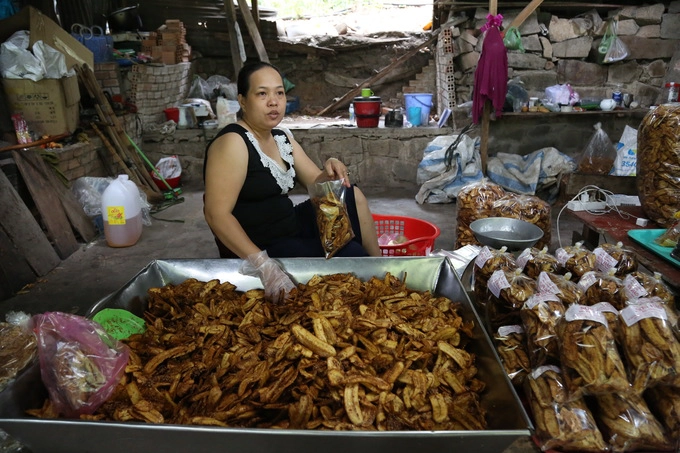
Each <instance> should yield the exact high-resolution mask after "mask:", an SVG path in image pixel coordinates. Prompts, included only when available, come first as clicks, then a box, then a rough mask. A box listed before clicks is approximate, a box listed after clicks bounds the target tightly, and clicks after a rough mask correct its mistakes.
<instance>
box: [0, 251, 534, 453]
mask: <svg viewBox="0 0 680 453" xmlns="http://www.w3.org/2000/svg"><path fill="white" fill-rule="evenodd" d="M280 261H281V262H282V264H283V265H284V267H285V269H286V270H287V271H288V272H289V273H290V274H291V275H292V276H293V278H294V279H295V280H297V281H298V282H307V281H308V280H309V279H310V278H311V277H312V276H314V275H316V274H320V275H326V274H331V273H339V272H351V273H354V274H355V275H356V276H357V277H359V278H361V279H369V278H371V277H373V276H378V277H382V276H384V275H385V273H386V272H390V273H392V274H393V275H395V276H398V277H400V278H404V275H405V278H406V284H407V285H408V286H409V287H411V288H413V289H416V290H431V291H433V292H434V293H436V294H439V295H443V296H446V297H449V298H450V299H452V300H455V301H460V302H462V303H463V305H464V308H465V310H464V313H463V314H462V315H463V317H464V318H465V319H466V320H473V321H474V323H475V330H474V335H475V338H474V341H473V342H472V343H471V346H470V352H473V353H474V354H476V355H477V366H478V368H479V378H480V379H482V380H483V381H484V382H486V383H487V388H486V390H485V392H484V393H483V394H482V404H483V406H484V408H485V409H486V410H487V414H488V417H487V419H488V429H486V430H483V431H396V432H395V431H392V432H367V431H341V432H336V431H311V430H309V431H306V430H274V429H242V428H220V427H204V426H185V425H150V424H143V423H115V422H85V421H79V420H42V419H36V418H32V417H29V416H27V415H26V414H25V413H24V412H25V410H26V409H30V408H37V407H40V406H41V405H42V403H43V401H44V399H45V397H46V391H45V388H44V386H43V385H42V382H41V380H40V373H39V369H38V366H37V364H36V365H34V366H33V367H31V368H29V369H28V370H26V372H24V373H22V374H21V375H20V376H19V377H18V378H17V380H16V381H15V382H14V383H13V384H11V385H10V386H8V387H7V389H6V390H5V391H4V392H2V393H0V429H3V430H5V431H6V432H7V433H9V434H10V435H11V436H12V437H13V438H15V439H16V440H18V441H19V442H21V443H23V444H24V445H25V446H27V447H28V448H29V449H30V450H31V451H32V452H33V453H43V452H45V453H62V452H63V453H81V452H83V453H84V452H96V453H118V452H121V451H124V452H128V453H136V452H140V453H141V452H149V451H163V452H164V453H170V452H186V451H191V452H192V453H214V452H217V451H219V452H225V453H231V452H234V453H249V452H253V453H255V452H257V453H260V452H265V451H266V452H277V453H278V452H290V453H293V452H294V453H301V452H318V451H324V453H335V452H338V453H340V452H343V453H345V452H352V453H378V452H389V453H400V452H408V453H413V452H414V451H433V452H434V451H437V452H451V451H475V452H477V453H486V452H488V453H492V452H493V453H497V452H502V451H503V450H504V449H505V448H507V447H508V446H509V445H511V444H512V443H513V442H514V441H515V440H517V439H518V438H520V437H523V436H529V435H530V433H531V430H532V425H531V422H530V420H529V417H528V416H527V414H526V412H525V411H524V409H523V407H522V405H521V403H520V401H519V399H518V397H517V394H516V393H515V391H514V389H513V387H512V384H511V383H510V381H509V380H508V378H507V376H506V375H505V373H504V372H503V369H502V367H501V364H500V360H499V358H498V356H497V354H496V352H495V350H494V348H493V345H492V342H491V339H490V338H489V337H488V335H487V333H486V332H485V330H484V329H483V327H482V324H481V320H480V318H479V316H478V315H477V313H476V311H475V309H474V308H473V306H472V304H471V303H470V299H469V298H468V295H467V293H466V292H465V290H464V289H463V286H462V285H461V282H460V279H459V278H458V275H457V274H456V272H455V270H454V269H453V267H452V266H451V265H450V263H449V261H448V260H447V258H446V257H418V258H415V257H414V258H410V257H398V258H360V259H356V258H354V259H352V258H333V259H331V260H325V259H323V258H319V259H299V258H290V259H281V260H280ZM239 263H240V261H239V260H157V261H153V262H151V263H150V264H149V265H147V266H146V267H145V268H144V269H142V270H141V271H140V272H139V273H138V274H137V275H136V276H135V277H134V278H133V279H131V280H130V281H129V282H128V283H127V284H125V285H124V286H123V287H122V288H120V289H119V290H118V291H116V292H115V293H113V294H111V295H109V296H107V297H105V298H104V299H102V300H100V301H99V302H97V303H96V304H95V305H94V306H93V307H92V308H91V309H90V311H89V315H94V313H96V312H97V311H99V310H101V309H103V308H125V309H128V310H130V311H132V312H134V313H136V314H141V313H142V311H143V309H144V305H145V301H146V292H147V290H148V289H149V288H151V287H157V286H163V285H166V284H168V283H174V284H177V283H180V282H182V281H184V280H186V279H187V278H190V277H193V278H196V279H198V280H202V281H208V280H210V279H215V278H217V279H220V280H221V281H229V282H231V283H233V284H234V285H236V286H237V288H238V289H239V290H247V289H252V288H256V287H261V286H260V285H261V284H260V281H259V280H258V279H255V278H253V277H247V276H244V275H241V274H239V273H238V265H239Z"/></svg>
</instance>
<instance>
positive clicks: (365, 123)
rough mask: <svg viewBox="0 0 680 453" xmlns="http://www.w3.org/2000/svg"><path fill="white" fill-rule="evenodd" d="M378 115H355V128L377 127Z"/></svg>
mask: <svg viewBox="0 0 680 453" xmlns="http://www.w3.org/2000/svg"><path fill="white" fill-rule="evenodd" d="M378 123H380V115H357V127H378Z"/></svg>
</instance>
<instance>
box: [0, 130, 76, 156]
mask: <svg viewBox="0 0 680 453" xmlns="http://www.w3.org/2000/svg"><path fill="white" fill-rule="evenodd" d="M69 135H71V134H60V135H53V136H51V137H47V138H41V139H40V140H36V141H34V142H31V143H17V144H16V145H10V146H5V147H4V148H0V153H4V152H5V151H13V150H15V149H24V148H34V147H36V146H40V145H44V144H46V143H49V142H58V141H60V140H63V139H65V138H66V137H68V136H69Z"/></svg>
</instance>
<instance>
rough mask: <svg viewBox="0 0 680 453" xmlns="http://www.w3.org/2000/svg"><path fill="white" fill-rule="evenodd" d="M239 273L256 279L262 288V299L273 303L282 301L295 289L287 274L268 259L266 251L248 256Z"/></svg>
mask: <svg viewBox="0 0 680 453" xmlns="http://www.w3.org/2000/svg"><path fill="white" fill-rule="evenodd" d="M239 272H240V273H241V274H243V275H251V276H253V277H258V278H259V279H260V281H262V286H263V287H264V297H265V298H266V299H269V300H271V301H272V302H274V303H278V302H279V301H281V300H282V299H284V298H285V297H286V296H287V295H288V294H289V293H290V291H291V290H292V289H293V288H295V284H294V283H293V281H292V280H291V279H290V277H289V276H288V274H286V273H285V272H284V271H283V269H282V268H281V266H280V265H279V263H277V262H276V261H274V260H273V259H271V258H269V255H268V254H267V251H266V250H263V251H261V252H258V253H253V254H251V255H248V257H247V258H246V259H245V260H244V261H243V263H241V266H240V268H239Z"/></svg>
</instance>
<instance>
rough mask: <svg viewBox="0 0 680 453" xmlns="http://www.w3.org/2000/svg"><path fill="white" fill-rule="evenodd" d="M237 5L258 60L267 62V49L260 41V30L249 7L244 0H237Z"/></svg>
mask: <svg viewBox="0 0 680 453" xmlns="http://www.w3.org/2000/svg"><path fill="white" fill-rule="evenodd" d="M238 6H239V9H240V10H241V15H242V16H243V20H244V21H245V23H246V28H248V33H249V34H250V37H251V38H252V40H253V44H255V49H256V50H257V55H258V56H259V57H260V61H265V62H267V63H269V56H267V50H266V49H265V48H264V43H263V42H262V37H261V36H260V30H258V29H257V24H256V23H255V19H253V15H252V14H251V12H250V7H249V6H248V2H247V1H246V0H238Z"/></svg>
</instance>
